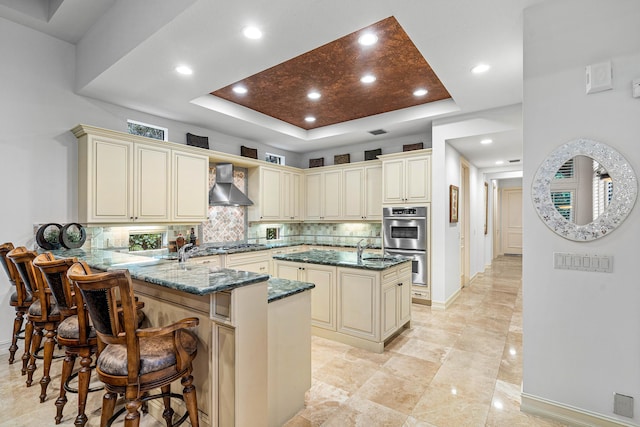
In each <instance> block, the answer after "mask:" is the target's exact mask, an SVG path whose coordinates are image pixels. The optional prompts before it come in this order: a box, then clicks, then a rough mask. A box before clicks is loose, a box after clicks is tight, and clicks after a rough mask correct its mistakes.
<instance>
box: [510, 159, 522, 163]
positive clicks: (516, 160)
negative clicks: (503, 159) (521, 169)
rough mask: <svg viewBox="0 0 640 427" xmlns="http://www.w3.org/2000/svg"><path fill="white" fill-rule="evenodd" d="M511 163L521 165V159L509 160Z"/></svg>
mask: <svg viewBox="0 0 640 427" xmlns="http://www.w3.org/2000/svg"><path fill="white" fill-rule="evenodd" d="M509 163H520V159H514V160H509Z"/></svg>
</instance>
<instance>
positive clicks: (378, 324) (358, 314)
mask: <svg viewBox="0 0 640 427" xmlns="http://www.w3.org/2000/svg"><path fill="white" fill-rule="evenodd" d="M273 265H274V270H273V275H274V276H275V277H280V278H283V279H289V280H299V281H304V282H311V283H314V284H315V285H316V287H315V288H314V289H313V290H312V291H311V324H312V326H313V333H314V334H315V335H318V336H322V337H325V338H329V339H334V340H336V341H340V342H344V343H346V344H349V345H353V346H355V347H360V348H364V349H367V350H369V351H374V352H378V353H382V351H383V350H384V341H385V340H386V339H387V338H389V337H391V336H392V335H394V334H395V333H396V332H398V330H400V329H401V328H402V327H404V326H405V325H407V324H408V323H409V322H410V320H411V263H410V262H406V263H404V264H400V265H398V266H395V267H391V268H388V269H386V270H383V271H375V270H366V269H358V268H343V267H335V266H327V265H318V264H309V263H297V262H291V261H281V260H273Z"/></svg>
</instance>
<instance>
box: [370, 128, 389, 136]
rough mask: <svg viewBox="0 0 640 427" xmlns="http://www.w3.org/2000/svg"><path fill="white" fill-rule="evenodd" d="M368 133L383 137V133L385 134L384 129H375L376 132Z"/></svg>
mask: <svg viewBox="0 0 640 427" xmlns="http://www.w3.org/2000/svg"><path fill="white" fill-rule="evenodd" d="M369 133H370V134H371V135H384V134H385V133H387V131H386V130H384V129H376V130H370V131H369Z"/></svg>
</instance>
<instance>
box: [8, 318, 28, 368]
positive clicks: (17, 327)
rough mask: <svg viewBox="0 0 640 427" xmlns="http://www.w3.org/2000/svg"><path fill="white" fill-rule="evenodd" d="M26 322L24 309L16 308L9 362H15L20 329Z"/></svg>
mask: <svg viewBox="0 0 640 427" xmlns="http://www.w3.org/2000/svg"><path fill="white" fill-rule="evenodd" d="M23 322H24V311H22V310H16V318H15V319H14V321H13V338H11V346H10V347H9V364H13V361H14V360H15V357H16V351H18V335H19V334H20V329H22V323H23Z"/></svg>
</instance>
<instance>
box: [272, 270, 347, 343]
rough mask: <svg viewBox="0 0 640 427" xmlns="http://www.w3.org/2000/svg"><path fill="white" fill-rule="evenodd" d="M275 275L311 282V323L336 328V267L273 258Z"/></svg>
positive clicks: (316, 325)
mask: <svg viewBox="0 0 640 427" xmlns="http://www.w3.org/2000/svg"><path fill="white" fill-rule="evenodd" d="M273 265H274V271H273V276H275V277H279V278H281V279H288V280H298V281H301V282H310V283H313V284H314V285H316V287H315V288H313V289H312V290H311V324H312V325H313V326H315V327H320V328H322V329H326V330H330V331H335V330H336V267H334V266H328V265H319V264H308V263H296V262H289V261H281V260H273Z"/></svg>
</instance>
